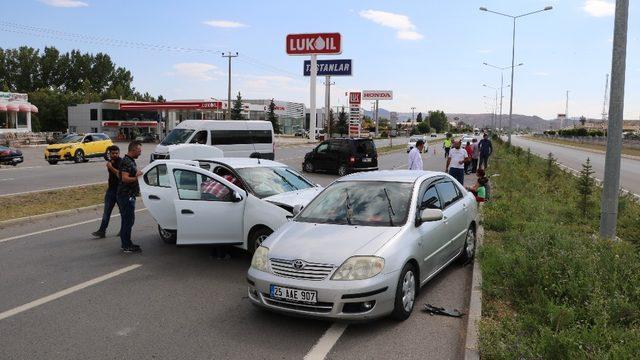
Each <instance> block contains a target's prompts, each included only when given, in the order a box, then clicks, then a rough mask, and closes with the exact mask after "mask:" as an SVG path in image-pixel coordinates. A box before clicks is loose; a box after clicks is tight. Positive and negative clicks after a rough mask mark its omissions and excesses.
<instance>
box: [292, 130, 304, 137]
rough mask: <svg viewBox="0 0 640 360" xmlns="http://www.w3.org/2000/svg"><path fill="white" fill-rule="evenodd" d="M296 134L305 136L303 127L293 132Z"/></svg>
mask: <svg viewBox="0 0 640 360" xmlns="http://www.w3.org/2000/svg"><path fill="white" fill-rule="evenodd" d="M293 135H294V136H301V137H302V136H305V131H304V130H303V129H298V130H296V131H295V132H294V133H293Z"/></svg>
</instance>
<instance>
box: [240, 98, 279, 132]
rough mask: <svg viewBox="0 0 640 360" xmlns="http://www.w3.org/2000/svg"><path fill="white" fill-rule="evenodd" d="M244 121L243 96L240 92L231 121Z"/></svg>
mask: <svg viewBox="0 0 640 360" xmlns="http://www.w3.org/2000/svg"><path fill="white" fill-rule="evenodd" d="M242 119H244V117H243V116H242V96H241V95H240V91H238V96H237V97H236V99H235V100H234V101H233V107H232V108H231V120H242ZM274 130H275V129H274Z"/></svg>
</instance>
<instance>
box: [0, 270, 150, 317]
mask: <svg viewBox="0 0 640 360" xmlns="http://www.w3.org/2000/svg"><path fill="white" fill-rule="evenodd" d="M140 266H142V264H134V265H129V266H127V267H124V268H122V269H119V270H116V271H113V272H110V273H108V274H105V275H102V276H99V277H97V278H95V279H91V280H89V281H85V282H83V283H81V284H78V285H74V286H72V287H70V288H66V289H64V290H61V291H58V292H57V293H53V294H51V295H47V296H45V297H42V298H40V299H37V300H34V301H32V302H30V303H26V304H24V305H20V306H18V307H15V308H13V309H11V310H7V311H5V312H3V313H0V320H4V319H6V318H9V317H12V316H14V315H17V314H20V313H21V312H25V311H27V310H30V309H33V308H35V307H38V306H40V305H43V304H46V303H48V302H51V301H54V300H57V299H60V298H61V297H63V296H67V295H69V294H73V293H74V292H76V291H80V290H82V289H85V288H88V287H89V286H92V285H95V284H98V283H101V282H103V281H107V280H109V279H111V278H114V277H116V276H118V275H122V274H124V273H126V272H129V271H131V270H135V269H137V268H139V267H140Z"/></svg>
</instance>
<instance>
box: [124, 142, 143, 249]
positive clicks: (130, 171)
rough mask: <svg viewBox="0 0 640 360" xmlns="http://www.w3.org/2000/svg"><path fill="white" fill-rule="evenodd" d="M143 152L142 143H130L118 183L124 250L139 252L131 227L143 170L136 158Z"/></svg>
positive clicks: (134, 216)
mask: <svg viewBox="0 0 640 360" xmlns="http://www.w3.org/2000/svg"><path fill="white" fill-rule="evenodd" d="M141 153H142V143H140V141H135V140H134V141H132V142H130V143H129V147H128V152H127V154H126V155H125V156H124V158H122V163H121V164H120V171H119V174H120V182H119V183H118V208H119V209H120V218H121V220H122V221H121V225H120V241H121V242H122V251H124V252H126V253H128V252H139V251H141V250H142V249H141V248H140V246H138V245H135V244H134V243H132V242H131V229H132V228H133V223H134V222H135V219H136V213H135V211H136V196H138V194H139V193H140V186H139V185H138V178H139V177H140V176H141V175H142V171H140V170H138V165H137V164H136V159H137V158H138V157H139V156H140V154H141Z"/></svg>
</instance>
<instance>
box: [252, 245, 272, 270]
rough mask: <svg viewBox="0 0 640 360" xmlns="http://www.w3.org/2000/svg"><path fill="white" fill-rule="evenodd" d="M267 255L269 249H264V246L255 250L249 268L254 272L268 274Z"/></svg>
mask: <svg viewBox="0 0 640 360" xmlns="http://www.w3.org/2000/svg"><path fill="white" fill-rule="evenodd" d="M268 254H269V248H266V247H264V246H260V247H258V248H257V249H256V252H255V253H253V258H252V259H251V267H252V268H254V269H256V270H260V271H264V272H269V258H268V256H267V255H268Z"/></svg>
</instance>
